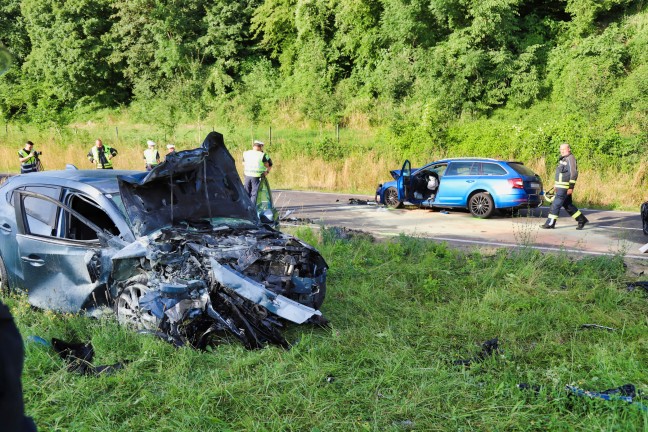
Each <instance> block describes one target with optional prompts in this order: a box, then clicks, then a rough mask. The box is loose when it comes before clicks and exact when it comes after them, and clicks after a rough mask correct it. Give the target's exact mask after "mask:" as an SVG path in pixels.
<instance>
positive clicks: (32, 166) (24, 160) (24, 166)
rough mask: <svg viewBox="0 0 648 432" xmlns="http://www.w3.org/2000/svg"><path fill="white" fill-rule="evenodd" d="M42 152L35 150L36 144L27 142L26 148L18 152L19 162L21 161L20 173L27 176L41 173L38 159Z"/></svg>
mask: <svg viewBox="0 0 648 432" xmlns="http://www.w3.org/2000/svg"><path fill="white" fill-rule="evenodd" d="M41 154H42V152H37V151H35V150H34V143H33V142H31V141H27V142H26V143H25V148H23V149H20V150H18V160H19V161H20V173H21V174H27V173H31V172H36V171H41V163H40V160H39V159H38V156H40V155H41Z"/></svg>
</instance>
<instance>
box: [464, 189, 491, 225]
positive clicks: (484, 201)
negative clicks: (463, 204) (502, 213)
mask: <svg viewBox="0 0 648 432" xmlns="http://www.w3.org/2000/svg"><path fill="white" fill-rule="evenodd" d="M468 210H469V211H470V214H472V215H473V216H474V217H476V218H480V219H488V218H489V217H491V216H492V215H493V213H494V212H495V202H494V201H493V197H492V196H491V194H489V193H488V192H479V193H476V194H475V195H473V196H471V197H470V199H469V200H468Z"/></svg>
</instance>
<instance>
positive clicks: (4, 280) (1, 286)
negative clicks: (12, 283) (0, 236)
mask: <svg viewBox="0 0 648 432" xmlns="http://www.w3.org/2000/svg"><path fill="white" fill-rule="evenodd" d="M9 292H10V289H9V276H8V275H7V267H5V263H4V261H3V260H2V257H0V293H2V294H9Z"/></svg>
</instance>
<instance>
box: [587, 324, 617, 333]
mask: <svg viewBox="0 0 648 432" xmlns="http://www.w3.org/2000/svg"><path fill="white" fill-rule="evenodd" d="M580 328H581V329H584V330H587V329H599V330H607V331H610V332H613V331H616V329H615V328H612V327H606V326H602V325H599V324H583V325H581V326H580Z"/></svg>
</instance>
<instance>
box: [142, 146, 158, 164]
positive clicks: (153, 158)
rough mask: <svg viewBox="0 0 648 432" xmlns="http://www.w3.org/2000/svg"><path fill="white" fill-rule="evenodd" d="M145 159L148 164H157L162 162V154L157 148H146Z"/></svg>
mask: <svg viewBox="0 0 648 432" xmlns="http://www.w3.org/2000/svg"><path fill="white" fill-rule="evenodd" d="M144 159H145V160H146V164H147V165H151V166H156V165H158V164H159V163H160V162H159V161H160V154H159V153H158V151H157V150H156V149H146V150H144Z"/></svg>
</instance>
